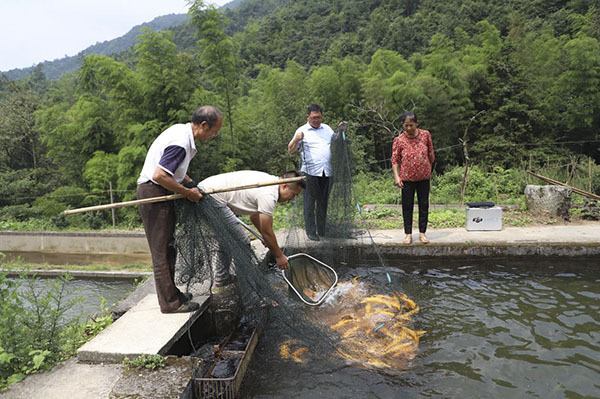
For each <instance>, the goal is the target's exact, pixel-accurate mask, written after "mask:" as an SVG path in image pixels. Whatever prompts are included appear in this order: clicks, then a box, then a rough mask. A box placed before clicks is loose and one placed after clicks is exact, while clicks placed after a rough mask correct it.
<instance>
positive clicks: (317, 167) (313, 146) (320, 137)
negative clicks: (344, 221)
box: [288, 104, 337, 241]
mask: <svg viewBox="0 0 600 399" xmlns="http://www.w3.org/2000/svg"><path fill="white" fill-rule="evenodd" d="M306 119H307V123H306V124H305V125H303V126H300V127H299V128H298V129H297V130H296V133H295V134H294V137H293V138H292V140H291V141H290V142H289V144H288V151H289V152H295V151H297V150H298V149H300V151H301V154H300V155H301V157H302V168H301V169H300V170H301V171H302V172H304V173H305V174H306V190H304V225H305V228H306V235H307V236H308V238H309V239H311V240H313V241H319V236H321V237H323V236H324V235H325V233H326V230H325V227H326V224H327V204H328V201H329V192H330V191H331V184H332V182H331V175H332V169H331V143H332V142H333V140H334V139H335V138H336V137H337V136H336V133H334V131H333V130H332V129H331V128H330V127H329V126H328V125H326V124H324V123H322V122H323V109H322V108H321V106H319V105H317V104H312V105H310V106H309V107H308V109H307V111H306ZM315 206H316V221H315Z"/></svg>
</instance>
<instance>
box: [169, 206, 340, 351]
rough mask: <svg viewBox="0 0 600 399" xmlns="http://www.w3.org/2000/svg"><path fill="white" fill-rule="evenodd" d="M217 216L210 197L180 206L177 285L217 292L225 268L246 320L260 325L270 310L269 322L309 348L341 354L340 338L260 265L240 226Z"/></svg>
mask: <svg viewBox="0 0 600 399" xmlns="http://www.w3.org/2000/svg"><path fill="white" fill-rule="evenodd" d="M218 210H219V204H218V200H216V199H215V198H212V197H210V196H205V197H204V198H203V199H202V200H200V201H198V202H196V203H192V202H189V201H187V200H178V201H176V211H177V221H178V224H177V228H176V231H175V242H176V247H177V257H178V258H177V274H176V282H177V283H178V284H182V285H186V286H187V287H188V289H189V287H191V286H192V285H194V284H198V283H199V284H202V283H207V282H208V284H209V289H212V288H213V285H214V284H213V283H214V281H215V270H217V269H219V268H223V267H225V268H227V269H228V271H229V274H230V275H231V276H232V278H233V282H232V284H234V285H235V286H236V287H237V289H238V293H239V297H240V302H241V306H242V309H243V313H244V316H245V318H247V319H258V318H260V317H261V316H262V314H263V311H264V310H265V309H267V310H268V315H269V320H272V321H274V322H275V323H277V324H279V325H281V326H284V328H285V329H287V331H289V333H290V334H295V332H301V334H302V337H303V339H304V340H305V341H306V342H311V343H312V346H314V347H318V348H319V350H321V351H324V352H326V351H334V350H336V348H337V344H336V341H337V338H338V337H337V336H336V335H335V334H330V333H329V332H328V331H327V330H328V328H327V326H325V325H324V324H323V323H320V322H315V321H314V320H313V319H312V318H311V317H310V315H309V314H308V312H307V309H306V307H305V305H303V304H301V303H299V302H298V301H297V300H294V299H292V298H291V294H290V292H289V290H288V286H287V284H286V282H285V280H284V279H283V276H282V274H281V272H280V270H279V268H277V267H273V266H271V265H269V264H268V263H267V262H265V261H261V260H259V259H258V258H257V256H256V254H255V252H254V250H253V249H252V247H251V245H250V244H249V240H248V239H247V238H246V239H241V238H240V236H241V235H243V234H245V233H244V232H243V231H242V230H241V227H240V225H238V224H234V223H226V222H225V221H224V219H223V217H222V214H221V213H220V212H219V211H218Z"/></svg>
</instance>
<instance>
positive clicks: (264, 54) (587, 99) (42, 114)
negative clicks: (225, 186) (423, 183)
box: [0, 0, 600, 230]
mask: <svg viewBox="0 0 600 399" xmlns="http://www.w3.org/2000/svg"><path fill="white" fill-rule="evenodd" d="M190 6H191V10H190V14H189V21H190V22H189V23H185V24H181V25H177V26H174V27H173V28H172V29H171V30H170V31H160V32H156V31H153V30H150V29H148V28H143V29H141V30H140V31H139V32H140V34H139V36H138V38H137V43H136V44H135V46H134V47H133V48H131V49H130V50H129V51H121V52H120V53H119V54H117V55H114V56H113V57H112V58H111V57H109V56H107V55H87V56H85V57H84V58H83V61H82V64H81V67H80V68H79V69H77V70H76V71H74V72H72V73H68V74H64V75H63V76H61V78H60V79H58V80H48V79H47V77H46V75H45V72H44V68H43V66H39V67H37V68H35V69H34V71H33V74H32V75H31V76H30V77H28V78H25V79H21V80H13V81H9V80H8V79H6V78H4V79H0V171H2V173H0V221H1V222H0V228H1V229H35V230H48V229H53V230H54V229H63V230H68V229H73V230H85V229H88V230H89V229H98V228H107V227H109V226H111V225H112V215H111V212H109V211H105V212H92V213H88V214H82V215H73V216H69V217H63V216H60V214H61V211H63V210H64V209H68V208H78V207H84V206H91V205H98V204H105V203H109V202H110V201H111V196H112V199H113V201H114V202H119V201H126V200H131V199H134V197H135V186H136V179H137V177H138V174H139V171H140V169H141V166H142V163H143V160H144V157H145V154H146V151H147V148H148V146H149V145H150V143H151V142H152V141H153V139H154V138H155V137H156V136H157V135H158V134H159V133H160V132H161V131H162V130H164V129H165V128H167V127H168V126H170V125H172V124H174V123H185V122H188V121H189V119H190V115H191V114H192V112H193V110H194V109H195V108H196V107H198V106H200V105H203V104H214V105H216V106H218V107H220V108H221V109H222V110H223V112H224V113H225V115H226V121H225V124H224V126H223V128H222V129H221V132H220V134H219V137H220V138H218V139H216V140H213V141H212V142H210V143H208V144H203V145H200V146H199V154H198V156H196V158H195V159H194V161H193V162H192V164H191V166H190V169H189V175H190V176H191V177H193V178H194V179H196V180H201V179H202V178H204V177H207V176H210V175H214V174H217V173H222V172H227V171H231V170H238V169H256V170H262V171H266V172H269V173H272V174H279V173H280V172H282V171H284V170H288V169H292V168H297V167H298V164H299V159H298V156H297V155H296V154H293V155H291V154H288V153H287V151H286V145H287V143H288V141H289V139H290V138H291V136H292V134H293V132H294V130H295V128H296V127H297V126H299V125H301V124H302V123H304V122H305V115H304V113H305V109H306V106H307V105H308V104H309V103H312V102H316V103H320V104H322V105H323V107H324V109H325V121H326V122H327V123H329V124H336V123H337V121H339V120H347V121H350V128H349V131H348V138H349V140H350V143H351V144H350V146H351V150H352V155H353V159H354V168H355V170H356V180H355V182H356V185H357V190H356V191H357V197H358V200H359V202H360V203H363V204H365V203H389V204H394V203H397V202H398V198H399V196H398V195H397V193H396V191H395V188H394V186H393V185H392V184H391V180H392V179H391V173H390V164H389V159H390V154H391V142H392V140H393V138H394V137H395V136H396V135H397V134H398V133H399V130H400V126H399V123H398V116H399V115H400V113H401V112H402V111H404V110H406V109H413V110H415V111H416V112H417V114H418V115H419V119H420V120H421V127H422V128H425V129H428V130H429V131H430V132H431V133H432V137H433V141H434V146H435V148H436V163H435V165H434V169H435V171H434V176H433V178H432V192H431V196H432V202H433V203H449V204H460V203H462V202H466V201H480V200H492V201H494V202H496V203H502V204H521V203H522V202H523V200H522V192H523V187H524V185H525V184H527V182H529V183H535V184H538V183H539V182H538V181H535V180H534V179H533V178H531V177H529V176H527V175H526V174H525V170H526V169H534V170H536V171H537V172H539V173H541V174H543V175H546V176H548V177H551V178H554V179H557V180H560V181H563V182H565V181H568V182H569V183H571V184H573V185H575V186H577V187H579V188H582V189H585V190H589V191H593V192H600V167H599V166H598V165H597V163H598V161H599V160H600V153H599V152H598V135H597V132H598V131H599V128H600V42H599V40H600V8H599V7H598V5H597V3H596V2H595V1H592V0H577V1H566V0H554V1H551V2H547V1H540V0H535V1H531V0H516V1H512V2H510V3H507V2H502V1H496V0H494V1H483V0H472V1H470V2H468V3H465V2H464V1H458V0H449V1H444V2H439V1H431V0H404V1H390V0H373V1H368V2H365V1H362V0H360V1H359V0H346V1H338V0H335V1H325V0H300V1H296V0H294V1H292V0H246V1H243V2H240V3H239V4H238V5H237V7H236V8H234V9H228V10H224V11H223V12H217V11H216V10H214V9H213V8H212V7H207V6H206V5H205V3H204V2H203V1H201V0H197V1H192V2H190ZM463 144H466V149H467V150H468V155H469V159H468V165H469V175H468V185H467V188H466V192H465V193H464V198H461V187H462V184H463V183H462V182H463V173H464V169H465V162H466V161H467V159H466V158H465V156H464V152H463ZM115 214H116V221H117V226H116V227H117V228H120V229H131V228H138V227H139V226H140V221H139V215H138V212H137V209H135V208H121V209H118V210H116V211H115Z"/></svg>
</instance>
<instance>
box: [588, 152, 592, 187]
mask: <svg viewBox="0 0 600 399" xmlns="http://www.w3.org/2000/svg"><path fill="white" fill-rule="evenodd" d="M588 176H589V177H590V183H589V184H588V191H589V192H590V193H591V192H592V157H590V158H588Z"/></svg>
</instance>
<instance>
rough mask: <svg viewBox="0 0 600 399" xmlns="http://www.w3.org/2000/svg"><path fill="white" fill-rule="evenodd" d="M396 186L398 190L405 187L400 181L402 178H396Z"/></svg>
mask: <svg viewBox="0 0 600 399" xmlns="http://www.w3.org/2000/svg"><path fill="white" fill-rule="evenodd" d="M394 184H396V187H398V188H402V187H404V184H402V180H400V178H394Z"/></svg>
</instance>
